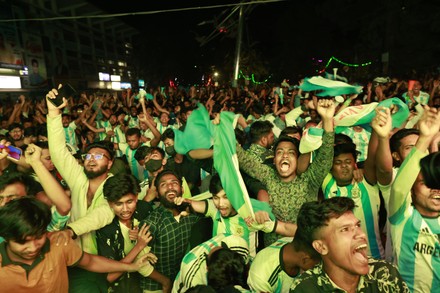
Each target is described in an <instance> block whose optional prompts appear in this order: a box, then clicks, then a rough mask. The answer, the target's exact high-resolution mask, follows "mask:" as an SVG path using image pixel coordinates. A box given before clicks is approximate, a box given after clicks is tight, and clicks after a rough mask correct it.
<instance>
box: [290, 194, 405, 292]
mask: <svg viewBox="0 0 440 293" xmlns="http://www.w3.org/2000/svg"><path fill="white" fill-rule="evenodd" d="M354 207H355V204H354V201H353V200H352V199H351V198H348V197H334V198H331V199H327V200H324V201H322V202H321V203H319V202H317V201H315V202H307V203H305V204H304V205H303V206H302V207H301V209H300V211H299V213H298V219H297V225H298V229H297V232H296V234H295V240H297V241H301V242H303V243H304V244H306V245H309V246H312V247H313V248H314V249H315V250H316V251H317V252H318V253H319V254H320V255H321V258H322V262H321V263H320V264H318V265H317V266H315V267H314V268H313V269H310V270H308V271H306V272H304V273H303V274H301V276H299V277H298V278H296V279H295V280H294V281H293V284H292V286H291V287H290V292H295V293H297V292H307V293H310V292H337V291H341V292H349V293H353V292H362V293H363V292H405V293H409V289H408V286H407V285H406V283H405V282H404V281H403V279H402V277H401V276H400V274H399V271H398V270H397V269H396V268H395V267H394V266H393V265H391V264H389V263H387V262H386V261H383V260H375V259H373V258H369V257H368V256H367V246H368V245H367V236H366V235H365V233H364V232H363V231H362V229H361V224H360V221H359V219H357V218H356V217H355V215H354V214H353V209H354Z"/></svg>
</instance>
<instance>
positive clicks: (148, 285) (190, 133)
mask: <svg viewBox="0 0 440 293" xmlns="http://www.w3.org/2000/svg"><path fill="white" fill-rule="evenodd" d="M422 89H423V90H425V91H423V90H422ZM63 93H64V91H63V86H62V85H60V86H59V87H58V88H56V89H52V90H51V91H49V92H48V93H47V95H46V96H45V97H40V98H38V99H30V98H28V97H25V96H24V95H21V96H20V97H19V98H18V100H17V101H5V102H4V103H3V104H2V105H1V108H0V114H1V130H0V135H1V137H0V148H1V153H0V283H1V286H0V288H1V289H0V291H4V292H17V293H18V292H67V291H69V292H81V293H83V292H325V291H328V292H339V291H340V292H436V290H437V289H436V288H438V287H439V286H440V240H439V235H440V217H439V215H440V189H438V188H439V187H440V156H437V154H438V148H439V144H440V111H439V107H440V80H438V79H435V78H424V79H420V80H410V81H404V80H398V79H390V78H383V77H379V78H375V79H374V80H372V81H371V82H367V83H365V85H364V86H358V85H350V84H347V83H343V82H339V81H334V80H328V79H324V78H320V77H319V78H317V77H314V78H310V79H305V80H301V81H300V82H299V83H298V84H297V85H290V84H289V83H288V81H286V80H284V81H283V82H282V83H280V84H276V85H270V86H269V85H266V84H261V85H255V87H251V86H244V87H239V88H230V87H223V88H222V87H213V86H206V87H205V86H201V87H194V86H193V87H190V88H187V89H185V88H181V87H179V88H176V87H168V88H161V87H158V88H157V89H156V88H149V89H146V90H139V91H132V90H127V91H122V92H99V91H94V92H91V91H84V92H80V93H78V94H76V95H73V96H67V97H65V96H64V94H63Z"/></svg>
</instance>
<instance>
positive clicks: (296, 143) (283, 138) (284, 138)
mask: <svg viewBox="0 0 440 293" xmlns="http://www.w3.org/2000/svg"><path fill="white" fill-rule="evenodd" d="M284 141H287V142H290V143H292V144H293V145H294V146H295V148H296V153H297V154H298V156H299V140H298V139H296V138H293V137H290V136H287V135H283V136H280V137H279V138H278V139H277V141H276V142H275V143H274V145H273V150H274V153H276V150H277V148H278V145H279V144H280V143H281V142H284Z"/></svg>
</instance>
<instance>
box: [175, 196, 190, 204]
mask: <svg viewBox="0 0 440 293" xmlns="http://www.w3.org/2000/svg"><path fill="white" fill-rule="evenodd" d="M184 202H188V201H187V200H185V199H184V198H183V196H179V197H175V198H174V204H175V205H178V206H180V205H182V203H184Z"/></svg>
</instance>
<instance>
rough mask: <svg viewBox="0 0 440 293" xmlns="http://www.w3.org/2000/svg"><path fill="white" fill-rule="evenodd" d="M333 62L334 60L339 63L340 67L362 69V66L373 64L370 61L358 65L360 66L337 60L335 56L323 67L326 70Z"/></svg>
mask: <svg viewBox="0 0 440 293" xmlns="http://www.w3.org/2000/svg"><path fill="white" fill-rule="evenodd" d="M333 60H335V61H336V62H339V63H340V64H342V65H345V66H350V67H364V66H368V65H371V64H372V63H373V62H371V61H369V62H365V63H360V64H353V63H347V62H344V61H341V60H339V59H338V58H336V57H335V56H332V57H331V58H330V59H329V60H328V62H327V65H325V68H327V67H328V66H329V65H330V63H331V62H332V61H333Z"/></svg>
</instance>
